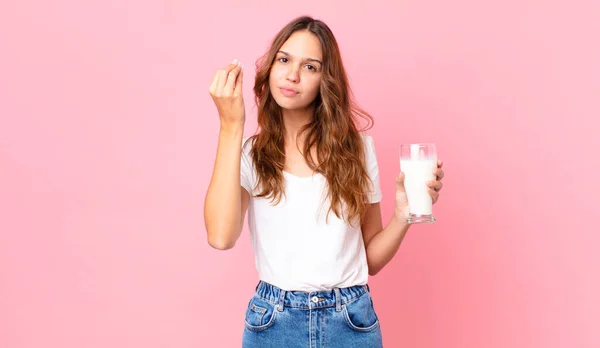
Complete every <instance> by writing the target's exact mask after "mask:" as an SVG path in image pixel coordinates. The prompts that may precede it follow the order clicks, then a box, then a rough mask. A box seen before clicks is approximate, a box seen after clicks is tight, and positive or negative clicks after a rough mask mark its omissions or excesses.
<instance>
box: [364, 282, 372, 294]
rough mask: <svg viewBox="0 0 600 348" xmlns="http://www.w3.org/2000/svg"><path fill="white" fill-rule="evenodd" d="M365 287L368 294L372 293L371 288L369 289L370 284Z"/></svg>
mask: <svg viewBox="0 0 600 348" xmlns="http://www.w3.org/2000/svg"><path fill="white" fill-rule="evenodd" d="M365 287H366V288H367V292H371V288H370V287H369V284H365Z"/></svg>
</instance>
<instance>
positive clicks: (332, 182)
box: [251, 16, 374, 223]
mask: <svg viewBox="0 0 600 348" xmlns="http://www.w3.org/2000/svg"><path fill="white" fill-rule="evenodd" d="M298 30H307V31H309V32H311V33H312V34H314V35H315V36H316V37H317V38H318V39H319V41H320V43H321V49H322V52H323V74H322V78H321V85H320V88H319V94H318V95H317V97H316V99H315V100H314V110H315V112H314V117H313V119H312V120H311V122H309V123H308V124H307V125H305V126H304V127H303V128H302V129H301V130H300V133H304V132H306V137H305V141H304V149H303V153H304V158H305V160H306V162H307V164H308V166H309V167H310V168H311V169H312V170H313V171H315V172H317V173H321V174H322V175H323V176H324V177H325V178H326V179H327V184H328V188H329V189H328V193H327V198H329V200H330V203H331V204H330V207H329V210H328V211H327V215H329V212H331V211H333V212H334V213H335V215H336V216H337V217H338V218H341V219H345V220H346V221H347V222H349V223H352V222H353V221H355V219H357V218H358V219H359V220H362V218H363V217H364V214H365V213H366V211H367V208H368V202H369V201H368V197H369V191H370V186H369V185H370V184H371V180H370V179H369V175H368V173H367V171H366V169H365V152H364V146H365V145H364V144H363V140H362V137H361V135H360V133H359V130H358V127H357V124H358V118H357V117H360V118H362V119H365V120H366V121H367V125H366V126H365V127H364V128H362V129H361V131H362V130H366V129H369V128H371V127H372V125H373V123H374V122H373V118H372V117H371V116H370V115H369V114H368V113H367V112H365V111H364V110H362V109H360V108H359V107H358V106H357V105H356V103H355V102H354V98H353V95H352V92H351V90H350V87H349V84H348V77H347V75H346V70H345V69H344V66H343V65H342V58H341V54H340V50H339V47H338V44H337V41H336V39H335V37H334V36H333V33H332V32H331V30H330V29H329V27H328V26H327V25H326V24H325V23H323V22H322V21H320V20H315V19H313V18H311V17H307V16H303V17H299V18H296V19H295V20H293V21H291V22H290V23H289V24H287V25H286V26H285V27H284V28H283V29H282V30H281V31H280V32H279V33H278V34H277V35H276V36H275V38H274V39H273V41H272V43H271V46H270V49H269V50H268V51H267V53H266V54H265V55H264V56H263V57H261V58H260V59H259V60H258V61H257V63H256V70H257V71H256V79H255V84H254V93H255V102H256V105H257V108H258V126H259V128H260V132H259V133H257V134H256V135H254V136H252V137H251V139H253V144H252V150H251V156H252V159H253V162H254V165H255V168H256V172H257V176H258V182H257V187H260V193H258V194H257V195H256V196H257V197H266V198H271V199H272V201H274V202H275V204H277V203H279V201H280V200H281V195H282V194H284V195H285V192H284V191H285V189H284V185H283V169H284V165H285V150H284V149H285V147H284V124H283V117H282V111H281V107H280V106H279V105H278V104H277V103H276V102H275V100H274V99H273V96H272V95H271V90H270V88H269V74H270V72H271V66H272V65H273V63H274V60H275V57H276V54H277V52H278V51H279V49H280V48H281V46H283V44H284V43H285V42H286V41H287V39H288V38H289V37H290V36H291V35H292V34H293V33H294V32H296V31H298ZM313 148H315V149H316V156H317V158H316V159H315V158H313V156H312V153H311V151H310V150H311V149H313ZM344 204H345V206H344ZM344 208H345V209H346V216H345V217H344Z"/></svg>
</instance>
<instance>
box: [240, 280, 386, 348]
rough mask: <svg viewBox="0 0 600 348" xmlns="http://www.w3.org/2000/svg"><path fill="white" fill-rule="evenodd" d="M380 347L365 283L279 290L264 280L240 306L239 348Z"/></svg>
mask: <svg viewBox="0 0 600 348" xmlns="http://www.w3.org/2000/svg"><path fill="white" fill-rule="evenodd" d="M272 347H273V348H274V347H277V348H296V347H297V348H352V347H360V348H381V347H382V339H381V329H380V327H379V319H378V318H377V314H376V313H375V309H374V307H373V300H372V298H371V295H370V293H369V287H368V286H367V285H358V286H352V287H349V288H335V289H333V290H330V291H313V292H303V291H285V290H282V289H280V288H278V287H275V286H273V285H271V284H268V283H266V282H264V281H260V282H259V283H258V286H257V287H256V293H255V294H254V296H253V297H252V299H250V302H249V303H248V308H247V310H246V318H245V328H244V334H243V340H242V348H272Z"/></svg>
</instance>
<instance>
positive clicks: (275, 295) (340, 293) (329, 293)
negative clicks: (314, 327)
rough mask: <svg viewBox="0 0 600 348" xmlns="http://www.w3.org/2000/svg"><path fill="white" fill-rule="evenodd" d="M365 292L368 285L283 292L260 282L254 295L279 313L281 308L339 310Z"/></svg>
mask: <svg viewBox="0 0 600 348" xmlns="http://www.w3.org/2000/svg"><path fill="white" fill-rule="evenodd" d="M366 292H369V286H368V285H356V286H351V287H348V288H334V289H332V290H323V291H311V292H306V291H285V290H282V289H280V288H278V287H276V286H275V285H272V284H269V283H267V282H265V281H262V280H261V281H260V282H259V283H258V285H257V286H256V294H257V295H258V296H259V297H261V298H262V299H263V300H265V301H269V302H271V303H273V304H275V305H277V309H278V310H280V311H282V310H283V307H295V308H306V309H315V308H325V307H334V306H335V307H336V309H337V310H339V309H340V307H341V306H342V305H344V304H346V303H348V302H352V301H353V300H354V299H356V298H358V297H359V296H361V295H363V294H364V293H366Z"/></svg>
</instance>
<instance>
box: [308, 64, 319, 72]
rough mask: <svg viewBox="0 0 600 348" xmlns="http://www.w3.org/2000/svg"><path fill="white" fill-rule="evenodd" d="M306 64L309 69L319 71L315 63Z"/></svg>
mask: <svg viewBox="0 0 600 348" xmlns="http://www.w3.org/2000/svg"><path fill="white" fill-rule="evenodd" d="M305 66H306V67H307V68H308V70H312V71H317V68H315V66H314V65H310V64H306V65H305Z"/></svg>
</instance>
